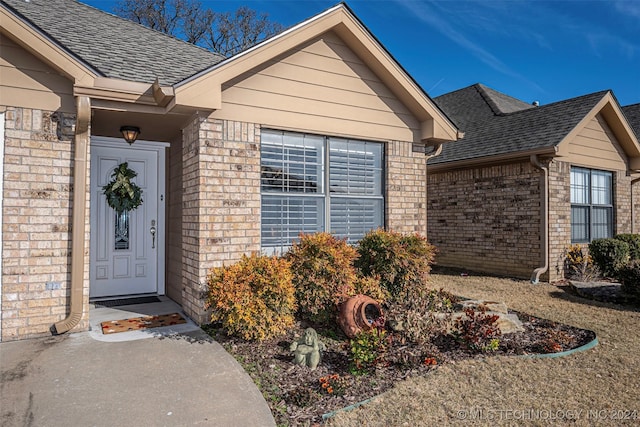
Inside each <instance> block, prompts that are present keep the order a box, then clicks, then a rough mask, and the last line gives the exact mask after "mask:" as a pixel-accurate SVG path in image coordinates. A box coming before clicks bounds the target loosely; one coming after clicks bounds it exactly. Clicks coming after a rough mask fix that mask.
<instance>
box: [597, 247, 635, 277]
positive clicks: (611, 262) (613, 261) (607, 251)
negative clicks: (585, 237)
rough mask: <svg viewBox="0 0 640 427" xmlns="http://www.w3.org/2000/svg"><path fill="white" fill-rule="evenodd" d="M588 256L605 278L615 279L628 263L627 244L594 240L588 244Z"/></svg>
mask: <svg viewBox="0 0 640 427" xmlns="http://www.w3.org/2000/svg"><path fill="white" fill-rule="evenodd" d="M589 255H591V258H592V259H593V262H594V263H595V264H596V265H597V266H598V269H599V270H600V272H601V273H602V274H603V275H604V276H605V277H616V276H617V273H618V270H619V269H620V268H621V267H622V266H624V265H625V264H626V263H627V262H629V244H628V243H627V242H624V241H622V240H618V239H596V240H594V241H593V242H591V243H589Z"/></svg>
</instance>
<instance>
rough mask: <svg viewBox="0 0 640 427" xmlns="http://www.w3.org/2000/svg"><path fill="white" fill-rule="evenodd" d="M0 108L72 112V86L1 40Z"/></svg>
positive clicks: (6, 40) (9, 41)
mask: <svg viewBox="0 0 640 427" xmlns="http://www.w3.org/2000/svg"><path fill="white" fill-rule="evenodd" d="M0 105H6V106H12V107H23V108H36V109H42V110H48V111H65V112H73V111H75V104H74V100H73V84H72V83H71V81H69V80H68V79H66V78H65V77H63V76H62V75H60V74H58V73H57V72H55V71H54V70H53V69H51V68H49V67H48V66H47V65H45V64H44V63H43V62H41V61H40V60H38V59H37V58H36V57H35V56H33V55H31V54H30V53H28V52H26V51H25V50H24V49H22V48H21V47H20V46H18V45H17V44H15V43H14V42H12V41H11V40H9V38H7V37H4V36H2V37H0Z"/></svg>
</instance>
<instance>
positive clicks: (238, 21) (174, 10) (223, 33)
mask: <svg viewBox="0 0 640 427" xmlns="http://www.w3.org/2000/svg"><path fill="white" fill-rule="evenodd" d="M115 13H116V14H118V15H119V16H122V17H123V18H126V19H129V20H131V21H134V22H137V23H139V24H142V25H144V26H146V27H149V28H152V29H154V30H157V31H160V32H163V33H165V34H169V35H172V36H175V37H179V38H182V39H184V40H186V41H187V42H189V43H193V44H197V45H202V46H204V47H206V48H208V49H209V50H212V51H214V52H216V53H219V54H221V55H223V56H227V57H228V56H232V55H235V54H236V53H238V52H241V51H243V50H245V49H248V48H249V47H251V46H253V45H255V44H257V43H259V42H261V41H262V40H264V39H266V38H268V37H271V36H273V35H275V34H277V33H279V32H281V31H282V30H283V29H284V27H283V26H282V25H280V24H278V23H276V22H271V21H270V20H269V17H268V15H267V14H266V13H262V14H258V13H257V12H256V11H255V10H253V9H250V8H248V7H246V6H242V7H240V8H238V10H236V11H235V13H233V14H231V13H228V12H227V13H220V12H214V11H212V10H211V9H205V8H204V7H203V6H202V3H200V0H119V1H118V3H117V4H116V7H115Z"/></svg>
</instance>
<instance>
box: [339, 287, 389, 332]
mask: <svg viewBox="0 0 640 427" xmlns="http://www.w3.org/2000/svg"><path fill="white" fill-rule="evenodd" d="M381 317H384V316H383V313H382V307H380V304H379V303H378V302H377V301H376V300H374V299H373V298H371V297H368V296H366V295H356V296H354V297H351V298H349V299H348V300H346V301H345V302H344V303H342V305H341V306H340V313H339V314H338V324H339V325H340V328H342V331H343V332H344V333H345V334H346V335H347V336H348V337H349V338H353V337H355V336H356V334H357V333H358V332H361V331H367V330H369V329H373V322H375V321H376V320H377V319H379V318H381Z"/></svg>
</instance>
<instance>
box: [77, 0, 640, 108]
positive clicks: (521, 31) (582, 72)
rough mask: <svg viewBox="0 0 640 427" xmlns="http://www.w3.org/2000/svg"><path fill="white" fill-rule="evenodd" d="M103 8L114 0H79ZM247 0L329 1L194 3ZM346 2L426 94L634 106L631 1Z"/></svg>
mask: <svg viewBox="0 0 640 427" xmlns="http://www.w3.org/2000/svg"><path fill="white" fill-rule="evenodd" d="M81 1H84V2H85V3H89V4H91V5H93V6H95V7H98V8H101V9H104V10H107V11H110V12H111V11H112V10H113V6H114V4H115V1H114V0H81ZM201 1H202V3H203V4H204V5H205V6H207V7H209V8H211V9H214V10H218V11H233V10H235V9H236V8H237V7H239V6H241V5H247V6H249V7H251V8H252V9H255V10H257V11H259V12H267V13H269V16H270V17H271V19H272V20H274V21H278V22H280V23H281V24H283V25H285V26H291V25H293V24H296V23H298V22H300V21H303V20H305V19H307V18H309V17H311V16H313V15H315V14H317V13H319V12H322V11H324V10H325V9H328V8H329V7H331V6H333V5H335V4H336V3H337V0H336V1H332V0H329V1H325V0H296V1H288V0H278V1H267V0H245V1H221V0H220V1H219V0H201ZM347 4H348V5H349V6H350V7H351V8H352V9H353V11H354V12H355V13H356V15H357V16H358V17H359V18H360V19H361V20H362V21H363V22H364V24H365V25H366V26H367V27H368V28H369V30H370V31H371V32H372V33H373V34H374V35H375V36H376V37H377V38H378V40H380V41H381V42H382V44H383V45H384V46H385V47H386V48H387V50H389V52H391V54H392V55H393V56H394V57H395V58H396V60H397V61H398V62H399V63H400V64H401V65H402V66H403V67H404V68H405V69H406V70H407V71H408V72H409V74H411V76H413V78H414V79H415V80H416V81H417V82H418V83H419V84H420V85H421V86H422V88H423V89H424V90H425V91H427V93H428V94H429V95H431V96H433V97H435V96H438V95H441V94H443V93H447V92H451V91H454V90H457V89H460V88H463V87H466V86H469V85H472V84H474V83H483V84H485V85H487V86H489V87H492V88H493V89H496V90H498V91H500V92H504V93H506V94H508V95H511V96H514V97H516V98H519V99H521V100H523V101H526V102H532V101H534V100H537V101H539V102H540V103H541V104H548V103H551V102H555V101H559V100H562V99H567V98H573V97H576V96H580V95H584V94H587V93H592V92H596V91H599V90H604V89H612V90H613V92H614V93H615V95H616V97H617V98H618V101H619V102H620V104H621V105H629V104H636V103H640V1H639V0H595V1H594V0H589V1H586V0H562V1H559V0H556V1H540V0H535V1H532V0H508V1H503V0H480V1H457V0H455V1H453V0H440V1H428V0H351V1H348V2H347Z"/></svg>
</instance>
